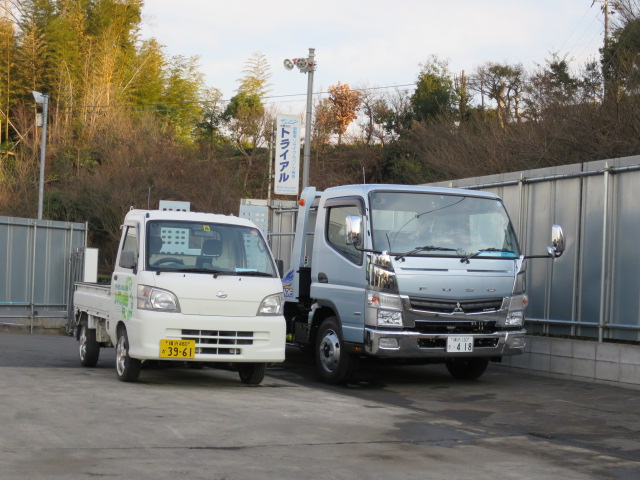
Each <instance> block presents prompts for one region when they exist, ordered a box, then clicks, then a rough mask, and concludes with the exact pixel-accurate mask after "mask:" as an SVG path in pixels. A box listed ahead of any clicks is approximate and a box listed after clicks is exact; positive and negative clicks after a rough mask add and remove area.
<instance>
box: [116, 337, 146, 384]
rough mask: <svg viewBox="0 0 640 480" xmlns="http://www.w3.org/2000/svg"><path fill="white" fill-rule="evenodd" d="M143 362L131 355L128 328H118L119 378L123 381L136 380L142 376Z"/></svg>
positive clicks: (117, 368) (117, 367)
mask: <svg viewBox="0 0 640 480" xmlns="http://www.w3.org/2000/svg"><path fill="white" fill-rule="evenodd" d="M141 368H142V362H141V361H140V360H138V359H136V358H131V357H130V356H129V338H128V337H127V329H126V328H124V327H122V328H120V329H119V330H118V343H117V344H116V373H117V374H118V380H120V381H122V382H135V381H136V380H137V379H138V377H139V376H140V369H141Z"/></svg>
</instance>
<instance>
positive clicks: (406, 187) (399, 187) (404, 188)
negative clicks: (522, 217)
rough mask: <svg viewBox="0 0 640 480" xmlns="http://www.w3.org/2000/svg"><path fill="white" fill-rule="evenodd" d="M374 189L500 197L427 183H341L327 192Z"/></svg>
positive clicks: (340, 192)
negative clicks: (432, 185)
mask: <svg viewBox="0 0 640 480" xmlns="http://www.w3.org/2000/svg"><path fill="white" fill-rule="evenodd" d="M373 191H384V192H405V193H435V194H441V195H461V196H465V197H481V198H495V199H499V198H500V197H499V196H498V195H496V194H495V193H491V192H481V191H478V190H468V189H464V188H446V187H429V186H426V185H395V184H361V185H340V186H338V187H330V188H327V189H326V190H325V193H327V194H329V195H330V196H334V195H335V194H339V195H356V194H359V195H363V196H364V195H367V194H369V193H370V192H373Z"/></svg>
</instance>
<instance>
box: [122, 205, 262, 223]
mask: <svg viewBox="0 0 640 480" xmlns="http://www.w3.org/2000/svg"><path fill="white" fill-rule="evenodd" d="M136 220H137V221H140V222H147V221H150V220H173V221H186V222H202V223H217V224H227V225H240V226H246V227H255V226H256V225H255V224H254V223H253V222H252V221H251V220H249V219H246V218H241V217H236V216H233V215H221V214H218V213H203V212H181V211H168V210H137V209H134V210H129V211H128V212H127V215H126V217H125V222H126V221H136Z"/></svg>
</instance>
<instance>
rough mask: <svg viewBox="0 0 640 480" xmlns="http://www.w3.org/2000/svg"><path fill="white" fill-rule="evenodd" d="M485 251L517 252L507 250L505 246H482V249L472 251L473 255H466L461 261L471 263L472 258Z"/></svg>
mask: <svg viewBox="0 0 640 480" xmlns="http://www.w3.org/2000/svg"><path fill="white" fill-rule="evenodd" d="M484 252H502V253H513V254H514V255H515V254H516V253H515V252H512V251H511V250H506V249H504V248H481V249H480V250H478V251H477V252H475V253H472V254H471V255H466V256H464V257H462V258H461V259H460V263H469V260H470V259H472V258H475V257H477V256H478V255H480V254H481V253H484Z"/></svg>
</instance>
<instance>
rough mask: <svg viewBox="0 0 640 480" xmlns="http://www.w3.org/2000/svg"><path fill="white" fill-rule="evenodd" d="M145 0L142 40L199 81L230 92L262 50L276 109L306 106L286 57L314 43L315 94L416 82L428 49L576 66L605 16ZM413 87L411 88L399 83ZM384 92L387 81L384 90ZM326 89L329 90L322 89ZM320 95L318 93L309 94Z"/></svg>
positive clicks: (465, 5) (408, 4)
mask: <svg viewBox="0 0 640 480" xmlns="http://www.w3.org/2000/svg"><path fill="white" fill-rule="evenodd" d="M592 2H593V0H555V1H553V0H483V1H480V0H450V1H447V0H438V1H436V0H384V1H383V0H320V1H316V2H311V1H307V0H295V1H294V0H277V1H267V0H230V1H229V0H227V1H220V0H180V1H175V0H145V1H144V7H143V10H142V28H141V32H140V34H141V37H142V38H145V39H146V38H151V37H154V38H156V39H157V40H158V41H159V43H160V44H162V45H164V47H165V51H166V53H167V54H169V55H184V56H187V57H193V56H197V57H199V65H200V71H201V72H202V73H204V75H205V83H206V84H207V86H209V87H215V88H218V89H220V90H221V91H222V93H223V98H224V99H227V100H228V99H229V98H231V97H232V96H233V95H235V93H237V88H238V78H240V77H241V76H242V70H243V68H244V66H245V63H246V61H247V60H248V59H249V58H250V57H251V56H252V55H253V54H254V53H255V52H260V53H262V54H264V55H265V56H266V58H267V60H268V62H269V64H270V66H271V73H272V76H271V79H270V83H271V84H272V86H271V93H270V97H271V98H269V99H268V100H267V103H272V104H273V105H274V107H275V108H276V110H277V113H282V114H297V113H302V112H303V111H304V101H305V94H306V92H307V76H306V74H303V73H301V72H300V71H298V70H297V69H293V70H291V71H288V70H286V69H285V68H284V66H283V63H282V62H283V60H284V59H285V58H296V57H297V58H300V57H307V56H308V53H309V48H314V49H315V55H316V63H317V70H316V71H315V73H314V86H313V91H314V93H319V95H320V96H321V95H322V92H326V91H327V89H328V87H329V86H331V85H335V84H337V83H338V82H341V83H348V84H349V85H350V86H351V88H363V87H366V88H381V87H393V86H396V85H402V86H405V85H411V84H415V81H416V78H417V76H418V74H419V72H420V65H421V64H423V63H425V62H426V61H427V60H428V59H429V57H430V56H431V55H437V57H438V58H439V59H440V60H445V61H447V62H448V64H449V69H450V71H451V72H454V73H459V72H461V71H463V70H464V71H465V72H466V74H467V75H469V74H470V73H472V72H473V70H474V69H475V68H476V67H478V66H480V65H482V64H484V63H486V62H496V63H505V62H506V63H509V64H522V65H523V66H524V67H525V69H527V70H532V69H533V68H535V66H536V65H544V64H545V60H547V59H549V58H551V55H552V54H553V53H558V54H560V56H565V55H566V56H567V60H569V61H570V62H571V65H572V67H573V68H574V69H578V68H579V67H580V66H581V65H583V64H584V63H585V62H586V61H589V60H595V59H597V58H598V49H599V48H600V46H601V45H602V42H603V30H604V18H603V13H602V11H601V3H598V2H597V0H596V2H595V4H593V5H592ZM402 88H411V87H402ZM381 89H382V90H384V88H381ZM325 96H326V94H325ZM316 97H317V96H316Z"/></svg>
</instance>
